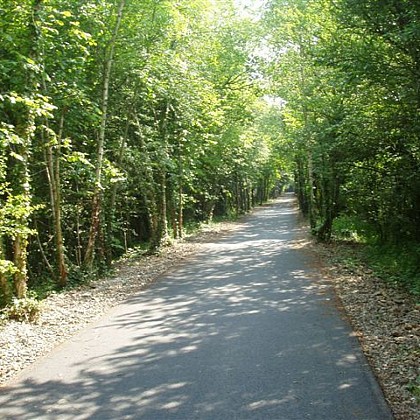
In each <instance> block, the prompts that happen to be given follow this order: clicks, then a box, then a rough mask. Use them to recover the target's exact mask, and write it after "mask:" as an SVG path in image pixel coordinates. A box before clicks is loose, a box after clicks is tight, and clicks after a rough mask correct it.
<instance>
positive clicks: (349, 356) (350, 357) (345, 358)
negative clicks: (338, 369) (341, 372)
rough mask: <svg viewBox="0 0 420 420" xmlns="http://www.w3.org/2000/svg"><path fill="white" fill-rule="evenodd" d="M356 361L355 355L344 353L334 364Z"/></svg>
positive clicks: (349, 363)
mask: <svg viewBox="0 0 420 420" xmlns="http://www.w3.org/2000/svg"><path fill="white" fill-rule="evenodd" d="M356 362H357V357H356V356H355V355H354V354H346V355H345V356H343V357H342V358H341V359H340V360H339V361H338V362H337V363H336V364H337V366H348V365H351V364H354V363H356Z"/></svg>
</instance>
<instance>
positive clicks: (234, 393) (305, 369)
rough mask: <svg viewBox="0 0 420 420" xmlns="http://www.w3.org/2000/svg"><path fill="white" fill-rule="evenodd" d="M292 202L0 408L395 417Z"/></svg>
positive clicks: (183, 271)
mask: <svg viewBox="0 0 420 420" xmlns="http://www.w3.org/2000/svg"><path fill="white" fill-rule="evenodd" d="M295 212H296V210H295V209H294V207H293V201H291V200H290V199H289V198H283V200H282V201H281V202H278V203H276V204H274V205H272V206H269V207H266V208H264V209H261V210H259V211H258V212H257V213H256V214H255V215H254V216H251V217H248V218H247V219H246V220H245V222H244V223H243V225H242V226H241V228H240V230H239V231H238V232H235V234H234V235H232V236H229V237H225V238H223V239H222V240H219V241H217V242H214V243H210V244H208V245H207V247H206V251H205V253H204V254H202V255H200V256H198V257H196V258H195V259H194V260H192V261H191V260H190V261H189V262H188V263H185V264H183V265H182V266H180V267H178V268H177V269H176V270H173V272H172V273H169V274H167V275H165V276H164V277H163V278H162V279H161V281H159V282H157V283H156V284H154V285H153V286H152V287H151V288H149V289H148V290H146V291H144V292H142V293H140V294H138V295H136V296H134V297H132V298H131V299H130V300H128V301H127V303H126V304H125V305H123V306H122V307H119V308H117V309H116V310H114V311H113V312H112V313H111V316H110V318H107V319H106V320H104V321H101V322H99V323H98V324H96V325H94V326H93V328H92V329H90V330H89V331H86V332H85V333H83V334H81V335H79V336H77V337H75V338H74V339H73V340H72V343H71V346H72V347H71V346H70V349H68V350H66V348H65V346H64V347H62V348H61V350H60V351H59V352H58V353H57V355H56V356H57V357H58V359H57V360H58V361H57V362H56V363H58V364H59V366H61V368H62V369H61V370H60V367H59V368H58V373H53V372H52V376H53V377H54V376H55V379H47V378H46V377H45V376H44V377H43V376H42V375H41V377H36V375H35V373H34V374H33V377H31V376H29V377H28V378H27V379H24V380H23V382H17V383H16V384H15V385H14V386H12V387H10V388H9V389H7V388H3V389H2V390H1V391H2V393H3V395H2V396H1V397H0V403H1V408H0V417H3V418H17V417H16V415H18V418H20V419H23V418H34V419H35V418H37V419H38V418H51V419H53V418H60V419H61V418H98V419H111V418H112V419H117V418H144V419H167V418H168V419H169V418H180V419H181V418H182V419H192V418H208V419H214V418H225V419H228V418H236V419H242V418H253V419H262V418H266V419H274V418H276V419H303V418H311V419H332V418H334V419H357V418H363V419H367V418H369V419H381V420H382V419H387V418H391V416H390V414H389V412H388V411H387V408H386V407H385V404H384V403H383V401H382V400H381V398H382V397H381V395H380V393H379V390H378V388H377V387H376V385H375V384H374V383H373V379H372V376H371V374H370V372H369V371H368V370H367V369H366V367H365V361H364V359H363V357H361V355H360V352H359V350H358V348H357V343H356V340H355V339H354V338H352V337H351V330H350V329H349V328H348V326H347V325H346V324H345V323H344V322H343V321H342V320H341V319H340V317H339V314H338V313H337V310H336V308H335V307H334V304H333V303H332V300H333V299H332V295H331V292H330V291H329V288H328V284H327V283H326V282H324V281H323V280H322V279H321V278H320V276H319V273H317V272H315V270H314V269H312V268H311V267H312V265H311V262H310V257H309V256H308V255H307V254H306V253H304V252H302V249H300V247H299V246H297V245H298V244H297V242H296V237H297V235H298V233H299V231H300V228H299V227H298V226H297V225H296V214H295ZM76 349H78V350H77V351H78V353H79V354H80V355H81V356H80V357H78V358H74V360H73V359H72V358H71V354H72V352H75V351H76ZM53 356H54V355H52V357H53ZM45 362H48V360H47V361H45ZM60 374H61V375H63V377H62V378H59V375H60ZM35 378H37V379H35ZM6 393H8V395H7V394H6Z"/></svg>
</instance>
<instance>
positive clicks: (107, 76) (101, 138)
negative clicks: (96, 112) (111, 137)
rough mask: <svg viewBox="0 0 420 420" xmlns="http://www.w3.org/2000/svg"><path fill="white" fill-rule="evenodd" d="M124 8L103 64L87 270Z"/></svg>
mask: <svg viewBox="0 0 420 420" xmlns="http://www.w3.org/2000/svg"><path fill="white" fill-rule="evenodd" d="M124 6H125V0H121V1H120V3H119V6H118V12H117V21H116V23H115V27H114V31H113V34H112V37H111V40H110V42H109V45H108V53H107V57H106V59H105V63H104V77H103V87H102V109H101V111H102V112H101V124H100V128H99V135H98V148H97V161H96V171H95V188H94V191H93V199H92V213H91V224H90V230H89V238H88V243H87V246H86V251H85V256H84V264H85V266H86V267H88V268H92V264H93V259H94V251H95V243H96V237H97V235H98V231H99V221H100V213H101V202H102V185H101V182H102V166H103V160H104V150H105V132H106V126H107V122H108V99H109V84H110V80H111V69H112V64H113V61H114V49H115V43H116V40H117V36H118V32H119V29H120V25H121V20H122V14H123V9H124Z"/></svg>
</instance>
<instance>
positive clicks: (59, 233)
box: [46, 110, 68, 287]
mask: <svg viewBox="0 0 420 420" xmlns="http://www.w3.org/2000/svg"><path fill="white" fill-rule="evenodd" d="M46 125H47V127H48V123H47V122H46ZM63 127H64V110H63V112H62V113H61V117H60V124H59V131H58V135H57V144H56V145H55V153H54V146H53V145H52V144H51V141H50V139H48V141H47V146H46V161H47V174H48V182H49V187H50V200H51V208H52V211H53V220H54V238H55V248H56V249H55V254H56V263H57V270H58V278H57V284H58V286H59V287H64V286H66V285H67V276H68V269H67V264H66V261H65V252H64V240H63V229H62V225H61V180H60V155H61V141H62V136H63Z"/></svg>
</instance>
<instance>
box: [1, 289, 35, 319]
mask: <svg viewBox="0 0 420 420" xmlns="http://www.w3.org/2000/svg"><path fill="white" fill-rule="evenodd" d="M41 310H42V303H41V302H40V301H38V299H37V298H36V296H35V295H34V294H33V293H31V294H28V296H26V297H25V298H22V299H17V298H13V300H12V302H11V303H10V304H9V305H7V306H6V307H5V308H4V309H3V310H2V311H1V312H0V314H1V315H0V317H1V318H2V319H9V320H13V321H18V322H35V321H36V320H37V319H38V317H39V315H40V312H41Z"/></svg>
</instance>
